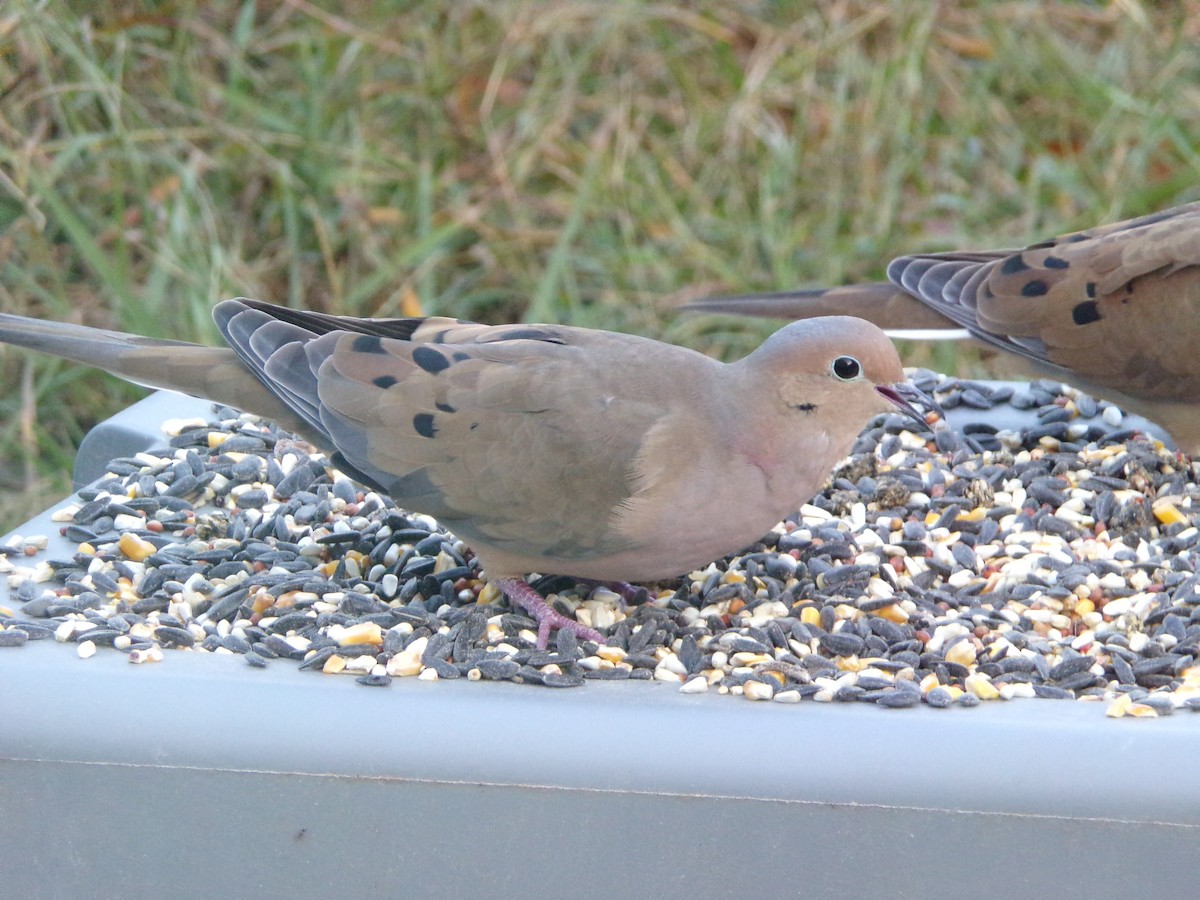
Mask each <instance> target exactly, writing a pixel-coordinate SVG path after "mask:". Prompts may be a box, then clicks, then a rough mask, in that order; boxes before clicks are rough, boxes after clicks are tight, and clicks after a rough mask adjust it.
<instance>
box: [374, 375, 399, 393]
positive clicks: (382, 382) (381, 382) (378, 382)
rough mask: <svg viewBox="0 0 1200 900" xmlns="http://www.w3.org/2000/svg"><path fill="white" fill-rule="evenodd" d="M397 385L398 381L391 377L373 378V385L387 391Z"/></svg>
mask: <svg viewBox="0 0 1200 900" xmlns="http://www.w3.org/2000/svg"><path fill="white" fill-rule="evenodd" d="M395 383H396V379H395V378H393V377H392V376H391V375H380V376H379V377H378V378H372V379H371V384H373V385H375V387H377V388H383V389H384V390H385V391H386V390H387V389H388V388H390V387H391V386H392V385H394V384H395Z"/></svg>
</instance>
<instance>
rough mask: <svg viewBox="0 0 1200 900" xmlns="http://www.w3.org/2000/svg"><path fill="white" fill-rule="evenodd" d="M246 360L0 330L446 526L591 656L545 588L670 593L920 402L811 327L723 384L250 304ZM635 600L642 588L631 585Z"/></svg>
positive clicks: (691, 358) (481, 330)
mask: <svg viewBox="0 0 1200 900" xmlns="http://www.w3.org/2000/svg"><path fill="white" fill-rule="evenodd" d="M213 315H214V318H215V319H216V322H217V326H218V328H219V329H220V331H221V334H222V335H223V336H224V338H225V341H226V342H227V343H228V344H229V348H217V347H208V346H203V345H199V344H189V343H183V342H180V341H167V340H155V339H151V338H145V337H140V336H137V335H130V334H123V333H120V332H113V331H102V330H99V329H94V328H87V327H83V326H79V325H71V324H66V323H60V322H47V321H43V320H39V319H28V318H23V317H20V316H12V315H0V341H2V342H5V343H10V344H16V345H19V346H22V347H27V348H30V349H34V350H40V351H44V352H46V353H51V354H54V355H56V356H61V357H65V358H67V359H71V360H75V361H77V362H82V363H85V364H87V365H92V366H96V367H98V368H101V369H105V370H107V371H109V372H112V373H113V374H115V375H118V376H120V377H122V378H125V379H127V380H129V381H133V382H136V383H138V384H143V385H146V386H148V387H156V388H166V389H169V390H176V391H181V392H184V393H188V394H193V395H195V396H199V397H204V398H207V399H210V400H215V401H217V402H220V403H224V404H227V405H229V406H233V407H236V408H238V409H242V410H246V411H247V412H252V413H257V414H259V415H261V416H263V417H266V418H270V419H273V420H275V421H276V422H278V423H280V424H281V425H283V426H284V427H286V428H290V429H292V430H295V431H298V432H300V433H301V434H304V435H305V436H307V437H308V438H309V439H310V440H313V441H314V442H315V443H317V444H318V445H319V446H321V447H323V448H325V449H327V450H329V451H331V452H332V454H333V461H334V463H335V464H336V465H337V466H338V467H339V468H340V469H342V470H343V471H345V472H346V473H347V474H349V475H351V476H353V477H355V478H356V479H358V480H359V481H361V482H362V483H364V484H366V485H369V486H371V487H374V488H376V489H379V490H381V491H383V492H385V493H387V494H389V495H390V496H391V497H392V498H393V499H395V500H396V501H397V502H398V503H399V504H400V505H401V506H403V507H405V508H408V509H411V510H414V511H418V512H423V513H427V514H429V515H432V516H434V517H435V518H436V519H438V521H440V522H441V523H442V524H443V525H445V526H446V527H447V528H448V529H450V530H451V531H453V532H454V533H456V534H457V535H458V536H459V537H461V538H462V539H463V540H464V541H466V543H467V544H468V545H470V547H471V548H472V549H473V550H474V551H475V554H476V556H477V557H478V558H479V561H480V563H481V565H482V567H483V569H484V570H485V572H486V574H487V576H488V577H489V579H490V580H491V581H492V582H493V583H494V584H495V585H496V586H497V587H499V588H500V590H501V591H502V592H503V593H504V594H505V595H506V596H507V597H508V598H509V600H510V601H512V602H513V603H515V604H516V605H519V606H521V607H522V608H524V609H525V610H526V611H528V612H529V613H530V614H531V615H532V616H533V617H534V618H535V619H536V620H537V622H538V643H539V646H543V647H544V646H545V645H546V642H547V640H548V638H549V634H550V629H551V628H559V627H564V626H566V627H570V628H571V629H572V630H573V631H575V632H576V633H578V634H579V635H580V636H582V637H584V638H586V639H593V640H602V636H601V635H600V634H599V633H598V632H596V631H594V630H593V629H590V628H587V627H585V626H583V625H582V624H580V623H577V622H575V621H574V620H572V619H569V618H567V617H565V616H563V615H561V614H559V613H558V612H556V611H555V610H554V609H552V608H551V607H550V606H549V605H548V604H547V603H546V601H545V600H544V599H543V598H542V597H541V596H539V595H538V593H537V592H536V591H534V589H533V588H532V587H530V585H529V584H528V583H527V582H526V581H525V580H524V576H526V575H527V574H528V573H530V572H539V573H543V574H551V573H553V574H558V575H569V576H575V577H578V578H582V579H585V580H594V581H599V582H604V583H612V582H614V581H617V580H619V581H620V582H622V583H624V582H630V581H649V582H653V581H658V580H661V579H664V578H668V577H673V576H677V575H680V574H683V573H685V572H688V571H690V570H692V569H695V568H697V567H699V566H703V565H706V564H707V563H709V562H711V561H712V560H714V559H718V558H720V557H722V556H725V555H727V554H729V553H732V552H735V551H737V550H740V549H742V548H744V547H746V546H748V545H749V544H751V543H753V542H754V541H756V540H758V539H759V538H761V537H762V536H763V535H764V534H765V533H767V532H768V531H769V530H770V529H771V528H772V527H773V526H774V525H776V524H777V523H778V522H779V521H780V520H781V519H782V518H783V517H784V516H786V515H787V514H789V513H791V512H794V511H795V510H796V509H797V508H799V506H800V505H801V504H802V503H804V502H805V501H807V500H808V499H809V498H810V497H811V496H812V495H813V494H814V493H815V492H816V491H817V490H818V489H819V488H820V486H821V484H822V482H823V481H824V479H825V477H826V476H827V474H828V473H829V470H830V469H831V468H832V467H833V465H834V464H835V463H836V462H837V461H838V460H839V459H840V458H841V457H843V456H845V455H846V454H847V453H848V452H849V451H850V448H851V446H852V444H853V441H854V438H855V437H856V436H857V434H858V432H859V430H860V429H861V428H862V427H863V426H864V425H865V424H866V423H867V421H868V420H869V419H870V418H871V416H873V415H875V414H877V413H880V412H883V411H885V410H887V409H888V408H890V407H892V406H895V407H899V408H900V409H901V410H902V411H904V412H905V413H907V414H909V415H911V416H913V417H915V418H916V419H917V420H918V421H920V422H922V423H923V422H924V419H922V418H921V416H920V414H919V413H918V412H917V411H916V410H915V409H914V408H913V407H912V405H911V404H910V403H909V402H908V400H907V399H906V396H916V394H915V392H914V389H912V388H911V387H910V386H909V385H907V384H905V383H903V378H904V375H903V372H902V371H901V367H900V360H899V358H898V357H897V355H896V350H895V348H894V347H893V346H892V343H891V341H889V340H888V338H887V337H886V336H885V335H884V334H883V332H882V331H880V330H879V329H878V328H876V327H875V326H874V325H871V324H869V323H867V322H864V321H862V320H860V319H853V318H848V317H844V316H843V317H829V318H820V319H813V320H811V321H807V322H801V323H793V324H791V325H788V326H787V327H785V328H782V329H781V330H779V331H778V332H776V333H775V334H774V335H773V336H772V337H770V338H768V339H767V340H766V341H765V342H764V343H763V344H762V346H760V347H759V348H758V349H757V350H755V351H754V352H753V353H751V354H750V355H749V356H747V357H745V358H744V359H741V360H739V361H737V362H734V363H730V364H725V363H721V362H718V361H716V360H713V359H711V358H709V357H707V356H705V355H703V354H701V353H697V352H695V351H692V350H688V349H685V348H682V347H676V346H672V345H669V344H662V343H659V342H657V341H654V340H650V339H647V338H641V337H634V336H632V335H627V334H617V333H614V332H608V331H593V330H590V329H586V328H571V327H565V326H555V325H503V326H488V325H476V324H472V323H468V322H460V321H456V320H454V319H446V318H426V319H356V318H348V317H339V316H331V315H323V314H320V313H314V312H301V311H297V310H292V309H287V308H283V307H278V306H272V305H270V304H266V303H260V302H256V301H253V300H227V301H225V302H223V303H221V304H219V305H218V306H217V307H216V308H215V309H214V311H213ZM624 586H625V587H628V585H624Z"/></svg>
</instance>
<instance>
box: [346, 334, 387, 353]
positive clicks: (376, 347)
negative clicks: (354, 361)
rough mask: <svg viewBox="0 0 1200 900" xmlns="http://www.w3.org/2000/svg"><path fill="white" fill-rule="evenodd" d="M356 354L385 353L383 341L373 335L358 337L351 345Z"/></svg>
mask: <svg viewBox="0 0 1200 900" xmlns="http://www.w3.org/2000/svg"><path fill="white" fill-rule="evenodd" d="M350 349H351V350H352V351H354V352H355V353H383V352H384V350H383V341H382V340H380V339H379V337H378V336H376V335H373V334H360V335H356V336H355V338H354V340H353V341H352V342H351V344H350Z"/></svg>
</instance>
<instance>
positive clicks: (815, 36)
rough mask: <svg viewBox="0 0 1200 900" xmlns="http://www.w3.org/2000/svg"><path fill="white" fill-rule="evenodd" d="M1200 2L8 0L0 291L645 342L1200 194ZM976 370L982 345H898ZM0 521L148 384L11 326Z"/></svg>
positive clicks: (64, 467) (62, 303)
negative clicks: (732, 314) (681, 307)
mask: <svg viewBox="0 0 1200 900" xmlns="http://www.w3.org/2000/svg"><path fill="white" fill-rule="evenodd" d="M1198 38H1200V0H1185V2H1177V3H1139V2H1138V0H1114V2H1108V3H1100V2H1097V3H1081V2H1042V3H1034V2H981V3H977V4H976V3H961V4H960V3H949V2H946V3H937V2H929V0H915V2H903V0H899V2H892V3H880V2H868V0H827V2H812V3H804V2H795V3H792V2H766V0H762V2H752V0H750V2H738V3H729V2H724V0H696V2H675V3H670V2H663V3H644V2H624V0H602V2H591V0H544V2H506V0H428V2H405V3H402V2H389V0H372V2H365V0H346V2H339V3H332V2H328V0H275V2H269V3H268V2H263V3H254V2H235V0H215V2H189V0H178V2H171V0H163V2H142V3H133V2H123V0H110V2H109V3H106V4H103V5H101V4H84V3H79V2H76V3H67V2H53V0H43V2H30V0H7V2H6V3H4V4H3V5H0V130H2V134H0V265H2V267H3V268H2V269H0V309H3V310H4V311H7V312H15V313H21V314H26V315H35V316H43V317H48V318H56V319H70V320H75V321H82V322H86V323H89V324H94V325H99V326H103V327H110V328H120V329H124V330H129V331H137V332H140V333H143V334H150V335H170V336H175V337H181V338H192V339H199V340H206V341H213V340H215V339H216V338H215V332H214V329H213V327H212V324H211V321H210V319H209V309H210V307H211V306H212V305H213V304H214V303H215V302H217V301H218V300H220V299H222V298H225V297H228V296H233V295H238V294H245V295H249V296H254V297H260V298H263V299H268V300H272V301H276V302H280V303H287V304H291V305H295V306H304V307H309V308H313V309H319V310H326V311H332V312H338V313H352V314H361V315H376V316H387V315H401V314H406V313H408V312H411V311H412V310H413V309H415V308H416V307H417V306H418V305H419V308H420V309H421V310H423V311H425V312H426V313H438V314H446V315H453V316H461V317H465V318H472V319H479V320H483V321H488V322H502V321H504V322H507V321H517V320H521V319H524V320H528V321H554V322H564V323H571V324H579V325H587V326H592V327H602V328H610V329H615V330H626V331H633V332H640V333H645V334H650V335H653V336H656V337H660V338H663V339H666V340H670V341H675V342H679V343H685V344H688V345H691V346H695V347H698V348H701V349H703V350H706V351H708V352H711V353H715V354H721V355H725V356H730V355H735V354H738V353H740V352H743V351H745V350H747V349H749V348H751V347H752V346H753V345H755V344H756V343H757V342H758V341H759V340H760V339H761V338H762V337H763V336H764V335H765V334H766V333H768V332H769V331H770V330H772V329H773V327H775V324H776V323H770V322H762V321H752V322H745V323H738V322H735V321H733V320H729V319H716V318H704V317H684V316H678V315H676V314H675V313H674V312H673V307H674V306H675V305H676V304H677V303H679V302H681V301H682V300H684V299H687V298H690V297H694V296H702V295H705V294H709V293H716V292H740V291H750V290H766V289H782V288H786V287H795V286H801V285H819V284H832V283H839V282H844V281H848V280H854V279H859V280H861V279H876V278H879V277H881V275H882V272H883V268H884V266H885V265H886V263H887V261H888V260H889V259H890V258H891V257H892V256H894V255H897V254H900V253H903V252H906V251H916V250H933V249H947V248H952V247H958V248H967V247H973V246H982V247H995V246H1012V245H1020V244H1023V243H1027V242H1030V241H1032V240H1038V239H1041V238H1043V237H1046V236H1050V235H1053V234H1056V233H1059V232H1062V231H1066V230H1072V229H1076V228H1081V227H1086V226H1088V225H1092V224H1096V223H1099V222H1102V221H1110V220H1114V219H1117V218H1123V217H1125V216H1131V215H1138V214H1142V213H1146V212H1150V211H1152V210H1154V209H1158V208H1161V207H1165V206H1169V205H1172V204H1175V203H1178V202H1183V201H1185V200H1190V199H1195V198H1196V197H1197V196H1200V191H1198V190H1197V183H1198V181H1200V149H1198V148H1200V50H1198V48H1197V39H1198ZM902 350H903V353H904V355H905V358H906V360H907V361H908V362H910V363H912V364H923V365H932V366H934V367H936V368H940V369H942V370H944V371H965V372H968V373H975V372H978V371H980V368H979V367H980V359H979V355H978V353H974V352H967V353H962V352H960V350H959V349H958V348H956V347H934V348H930V347H925V346H916V345H913V346H906V347H904V348H902ZM0 379H2V383H3V385H4V386H5V390H3V391H2V392H0V526H2V527H0V530H3V529H4V528H7V527H11V525H12V524H16V523H17V522H19V521H22V520H23V519H24V518H25V517H26V516H27V515H28V514H29V513H31V512H32V511H35V510H38V509H41V508H43V507H45V506H46V505H47V504H49V503H50V502H52V501H53V500H55V499H57V498H58V497H61V496H63V495H64V494H65V493H67V491H68V484H69V476H68V473H69V471H70V465H71V459H72V455H73V449H74V446H75V443H76V442H77V441H78V439H79V438H80V436H81V435H82V433H83V432H84V431H85V430H86V429H87V428H88V427H90V425H91V424H93V423H94V422H95V421H97V420H99V419H101V418H104V417H105V416H107V415H109V414H111V413H112V412H113V411H115V410H116V409H118V408H119V407H121V406H122V405H125V404H127V403H128V402H130V401H131V400H132V399H135V398H136V397H137V396H139V393H138V391H137V389H134V388H129V387H127V386H124V385H122V384H120V383H119V382H116V381H115V380H113V379H111V378H108V377H102V376H99V375H97V374H96V373H95V372H91V371H87V370H80V369H78V368H72V367H69V366H66V365H65V364H62V363H57V362H54V361H51V360H47V359H42V358H33V357H30V356H28V355H26V354H21V353H18V352H15V351H11V350H7V349H0Z"/></svg>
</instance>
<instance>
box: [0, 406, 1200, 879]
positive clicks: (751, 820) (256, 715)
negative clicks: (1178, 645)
mask: <svg viewBox="0 0 1200 900" xmlns="http://www.w3.org/2000/svg"><path fill="white" fill-rule="evenodd" d="M207 409H208V407H207V405H205V404H195V405H193V402H192V401H185V400H181V399H180V398H179V397H177V396H174V395H163V394H157V395H154V396H152V397H150V398H148V399H147V400H145V401H143V402H142V403H139V404H137V405H136V406H134V407H133V408H131V409H130V410H128V411H126V412H125V413H123V414H122V415H121V416H118V417H116V418H115V419H114V420H110V422H108V423H105V424H104V425H102V426H100V427H99V428H98V429H97V432H106V431H108V432H112V433H109V434H99V435H97V436H94V437H92V438H89V446H91V447H101V446H102V447H103V448H104V449H103V451H102V454H101V455H103V454H107V455H105V456H104V460H103V461H107V459H108V458H109V457H111V456H113V455H121V454H128V453H130V452H135V451H136V450H137V449H142V448H144V447H147V446H150V445H152V444H156V443H159V442H160V441H161V438H160V436H159V435H158V433H157V425H158V423H159V422H161V421H162V420H163V419H164V418H168V417H172V416H181V415H187V414H189V412H193V411H194V412H205V411H207ZM114 429H115V431H114ZM139 441H141V443H140V445H139V443H138V442H139ZM87 456H88V454H84V453H81V459H80V465H79V467H78V469H77V471H79V472H81V473H86V476H88V477H90V476H92V475H94V474H95V473H96V469H95V464H96V463H97V461H98V460H96V459H88V458H85V457H87ZM103 461H100V463H101V465H102V462H103ZM57 530H58V526H57V525H55V524H54V523H51V522H50V521H49V518H48V513H44V514H42V515H41V516H38V517H35V518H34V519H33V520H31V521H30V522H28V523H26V524H24V525H21V526H20V527H19V528H17V529H16V531H18V532H20V533H22V534H26V535H28V534H34V533H45V534H50V535H51V536H52V540H53V541H58V542H60V543H59V544H58V545H57V546H54V545H53V543H52V547H51V550H50V555H52V556H53V555H58V554H59V553H62V552H67V553H69V552H71V550H72V548H71V547H70V546H67V547H66V548H65V549H64V543H65V542H62V539H61V538H59V537H58V536H57ZM0 593H2V594H3V595H4V596H5V598H6V597H7V589H6V588H5V589H4V590H3V591H2V592H0ZM0 603H5V605H8V606H10V607H11V606H15V605H16V604H14V603H13V602H11V601H7V599H4V600H0ZM1104 708H1105V704H1098V703H1078V702H1069V701H1057V702H1056V701H1036V700H1019V701H1012V702H1000V701H996V702H992V703H988V704H985V705H984V706H982V707H980V708H976V709H972V710H967V709H948V710H934V709H930V708H927V707H920V708H915V709H906V710H885V709H879V708H875V707H869V706H865V705H858V704H817V703H803V704H800V705H798V706H790V705H781V704H772V703H752V702H749V701H747V700H744V699H740V698H732V697H723V696H717V695H713V694H707V695H684V694H680V693H679V691H678V689H677V687H675V686H672V685H667V684H661V683H647V682H624V683H602V682H594V683H589V684H587V685H586V686H584V687H582V688H577V689H574V690H569V691H561V692H560V691H554V690H551V689H545V688H537V687H531V686H518V685H513V684H507V683H487V684H483V683H468V682H465V681H442V682H438V683H426V682H421V681H418V680H417V679H415V678H408V679H396V680H395V681H393V683H392V684H391V686H390V687H388V688H387V689H384V690H371V689H369V688H365V687H362V686H360V685H358V684H355V683H354V681H353V679H350V678H336V677H328V676H321V675H315V674H310V673H306V672H300V671H298V670H297V669H296V666H295V665H294V664H291V663H287V662H284V661H278V662H275V663H273V664H272V665H271V666H270V667H269V668H267V669H263V670H260V669H252V668H250V667H248V666H247V665H246V663H245V662H244V660H242V659H241V658H240V657H236V656H226V655H211V654H201V653H186V652H176V651H167V653H166V659H165V660H164V661H163V662H161V663H158V664H153V665H141V666H133V665H130V664H129V663H128V662H127V661H126V658H125V657H124V656H123V655H122V654H120V653H118V652H114V651H112V650H103V649H102V650H101V652H99V653H98V654H96V656H94V657H93V658H91V659H88V660H81V659H79V658H78V657H77V656H76V654H75V652H74V648H73V647H71V646H66V645H62V644H56V643H55V642H53V641H39V642H31V643H28V644H26V645H24V646H23V647H19V648H11V649H0V886H2V887H0V894H2V895H3V896H6V897H14V898H15V897H64V898H78V897H90V896H112V897H116V896H120V897H125V898H132V897H161V896H172V897H192V896H197V897H198V896H204V897H308V896H313V897H328V896H333V895H338V896H351V897H354V896H358V897H365V896H385V897H485V896H486V897H545V896H561V897H597V898H603V900H612V898H614V897H656V898H670V897H680V898H699V897H788V896H805V897H810V896H811V897H839V896H840V897H863V896H878V897H914V898H925V897H946V896H971V895H981V896H1034V895H1037V894H1043V893H1046V892H1047V891H1051V892H1054V893H1057V894H1061V895H1064V896H1068V897H1127V896H1130V895H1131V894H1132V895H1134V896H1138V895H1140V896H1146V897H1156V896H1180V897H1186V896H1194V895H1195V893H1196V884H1197V877H1198V875H1197V873H1198V872H1200V778H1198V777H1196V776H1195V774H1194V773H1193V768H1194V760H1195V757H1196V751H1197V748H1200V716H1197V715H1192V714H1190V713H1187V712H1181V713H1177V714H1175V715H1174V716H1171V717H1169V718H1162V719H1154V720H1140V719H1137V720H1131V719H1121V720H1111V719H1106V718H1105V716H1104Z"/></svg>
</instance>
